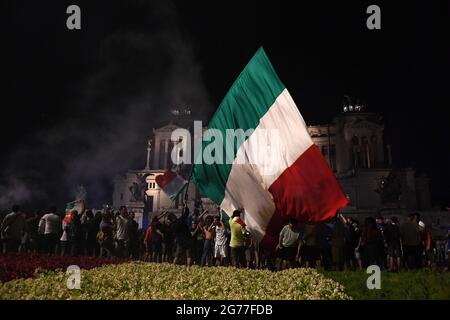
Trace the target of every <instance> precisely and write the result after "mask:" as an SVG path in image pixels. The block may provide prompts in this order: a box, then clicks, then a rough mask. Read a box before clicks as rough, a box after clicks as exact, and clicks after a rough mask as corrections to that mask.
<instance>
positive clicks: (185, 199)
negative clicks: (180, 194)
mask: <svg viewBox="0 0 450 320" xmlns="http://www.w3.org/2000/svg"><path fill="white" fill-rule="evenodd" d="M193 172H194V166H193V165H192V167H191V172H190V173H189V178H188V181H187V184H186V190H185V191H184V204H183V205H187V198H188V190H189V184H190V183H191V179H192V173H193Z"/></svg>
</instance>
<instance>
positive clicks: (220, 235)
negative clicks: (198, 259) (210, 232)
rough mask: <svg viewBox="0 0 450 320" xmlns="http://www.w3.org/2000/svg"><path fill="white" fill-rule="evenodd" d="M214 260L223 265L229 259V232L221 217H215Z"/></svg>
mask: <svg viewBox="0 0 450 320" xmlns="http://www.w3.org/2000/svg"><path fill="white" fill-rule="evenodd" d="M213 224H214V233H215V237H214V258H215V259H216V262H217V261H218V262H219V265H221V266H222V265H223V263H224V259H226V258H227V230H226V227H225V225H224V224H223V222H222V221H221V220H220V217H219V216H215V217H214V223H213Z"/></svg>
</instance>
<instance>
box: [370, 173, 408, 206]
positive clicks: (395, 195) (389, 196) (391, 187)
mask: <svg viewBox="0 0 450 320" xmlns="http://www.w3.org/2000/svg"><path fill="white" fill-rule="evenodd" d="M375 192H377V193H378V194H379V195H380V197H381V202H382V203H383V204H386V203H395V202H397V201H399V200H400V195H401V193H402V192H401V183H400V179H399V178H398V176H397V174H396V173H395V172H394V171H391V172H390V173H389V175H388V176H387V177H384V178H382V179H381V180H380V183H379V185H378V188H377V189H376V190H375Z"/></svg>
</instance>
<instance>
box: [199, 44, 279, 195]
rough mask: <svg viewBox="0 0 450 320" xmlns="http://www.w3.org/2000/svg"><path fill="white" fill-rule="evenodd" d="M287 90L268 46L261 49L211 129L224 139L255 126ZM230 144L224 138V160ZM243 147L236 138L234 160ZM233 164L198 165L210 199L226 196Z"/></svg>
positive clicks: (216, 114) (211, 124) (223, 101)
mask: <svg viewBox="0 0 450 320" xmlns="http://www.w3.org/2000/svg"><path fill="white" fill-rule="evenodd" d="M284 89H285V86H284V85H283V84H282V83H281V81H280V79H279V78H278V75H277V74H276V72H275V70H274V68H273V66H272V64H271V63H270V61H269V58H268V57H267V55H266V53H265V52H264V49H263V48H262V47H261V48H259V49H258V51H257V52H256V53H255V55H254V56H253V57H252V59H251V60H250V61H249V63H248V64H247V66H246V67H245V68H244V70H243V71H242V72H241V74H240V75H239V77H238V78H237V79H236V81H235V82H234V83H233V85H232V86H231V88H230V90H229V91H228V92H227V94H226V95H225V98H224V99H223V100H222V102H221V103H220V105H219V107H218V109H217V111H216V113H215V114H214V116H213V117H212V119H211V121H210V123H209V125H208V129H218V130H220V131H221V133H222V137H224V138H225V137H226V129H242V130H244V131H246V130H248V129H255V128H256V127H257V126H258V124H259V120H260V119H261V118H262V116H263V115H264V114H265V113H266V112H267V111H268V110H269V108H270V106H272V104H273V103H274V102H275V100H276V99H277V97H278V96H279V95H280V94H281V92H282V91H283V90H284ZM246 139H248V137H246ZM235 140H236V139H235ZM209 143H211V142H210V141H207V142H203V150H204V148H205V147H206V146H207V145H208V144H209ZM229 143H232V141H224V148H223V155H224V159H225V155H226V152H225V150H226V148H227V145H228V144H229ZM239 147H240V145H238V143H236V141H235V147H234V154H233V159H234V157H236V153H237V151H238V150H239ZM199 156H202V154H199ZM224 162H226V161H224ZM231 167H232V165H231V164H227V163H224V164H210V165H208V164H205V163H201V164H195V165H194V168H193V175H192V177H193V181H194V183H195V184H196V185H197V186H198V188H199V189H200V190H201V191H202V192H203V193H204V194H205V195H206V196H207V197H208V198H210V199H211V200H213V201H214V202H215V203H216V204H220V203H221V202H222V200H223V198H224V194H225V186H226V183H227V180H228V176H229V174H230V171H231Z"/></svg>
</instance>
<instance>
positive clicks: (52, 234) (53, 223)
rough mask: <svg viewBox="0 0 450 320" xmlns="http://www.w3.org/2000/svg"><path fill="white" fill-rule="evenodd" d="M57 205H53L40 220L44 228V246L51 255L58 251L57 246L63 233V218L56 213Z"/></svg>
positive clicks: (40, 225) (40, 224)
mask: <svg viewBox="0 0 450 320" xmlns="http://www.w3.org/2000/svg"><path fill="white" fill-rule="evenodd" d="M56 212H57V210H56V207H54V206H53V207H51V208H50V210H49V213H47V214H44V215H43V216H42V218H41V220H40V221H39V227H40V228H41V227H42V228H43V230H44V248H45V252H46V253H47V254H49V255H51V254H55V253H56V247H57V245H58V240H59V237H60V234H61V226H62V225H61V218H60V217H59V215H57V214H56Z"/></svg>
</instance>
